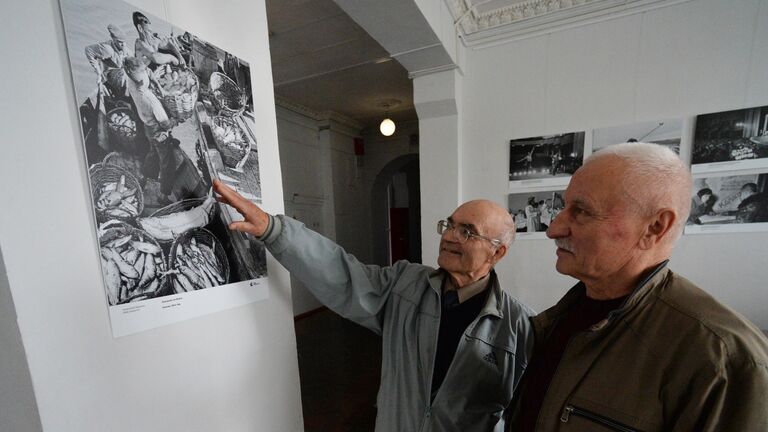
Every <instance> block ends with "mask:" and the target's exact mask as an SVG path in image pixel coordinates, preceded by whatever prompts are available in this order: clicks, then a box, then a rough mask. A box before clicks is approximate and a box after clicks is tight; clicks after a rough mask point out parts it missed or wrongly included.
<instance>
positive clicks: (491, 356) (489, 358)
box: [483, 351, 499, 366]
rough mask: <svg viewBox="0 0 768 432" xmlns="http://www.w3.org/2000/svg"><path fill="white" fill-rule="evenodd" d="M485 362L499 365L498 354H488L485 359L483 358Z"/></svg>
mask: <svg viewBox="0 0 768 432" xmlns="http://www.w3.org/2000/svg"><path fill="white" fill-rule="evenodd" d="M483 360H485V361H487V362H488V363H490V364H492V365H495V366H498V365H499V362H497V361H496V354H495V353H494V352H493V351H491V352H489V353H488V354H486V355H485V357H483Z"/></svg>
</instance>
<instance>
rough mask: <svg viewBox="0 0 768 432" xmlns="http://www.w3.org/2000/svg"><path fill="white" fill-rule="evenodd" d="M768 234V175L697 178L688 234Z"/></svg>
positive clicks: (693, 189)
mask: <svg viewBox="0 0 768 432" xmlns="http://www.w3.org/2000/svg"><path fill="white" fill-rule="evenodd" d="M755 231H768V173H766V172H763V173H757V174H748V175H722V176H709V177H702V178H695V179H694V181H693V188H692V190H691V213H690V216H689V217H688V221H687V222H686V228H685V233H686V234H700V233H710V232H755Z"/></svg>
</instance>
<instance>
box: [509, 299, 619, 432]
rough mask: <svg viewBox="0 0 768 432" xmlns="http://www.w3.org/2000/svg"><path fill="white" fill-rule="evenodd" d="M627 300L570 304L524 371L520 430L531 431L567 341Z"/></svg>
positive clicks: (584, 300)
mask: <svg viewBox="0 0 768 432" xmlns="http://www.w3.org/2000/svg"><path fill="white" fill-rule="evenodd" d="M624 300H626V297H621V298H617V299H613V300H593V299H590V298H589V297H587V296H586V295H585V296H583V297H582V298H581V300H579V301H578V302H577V303H575V304H574V305H573V307H572V308H571V310H570V311H569V312H568V314H567V315H566V316H565V317H563V318H562V319H561V321H560V322H558V323H557V324H556V325H555V327H554V329H552V334H551V335H550V336H549V337H548V338H547V340H546V341H545V342H544V344H543V345H541V346H540V347H538V348H537V350H536V352H535V353H534V355H533V359H532V360H531V362H530V363H529V364H528V370H527V371H526V381H527V382H526V384H525V389H524V390H523V394H522V399H521V402H522V410H521V411H520V412H521V413H522V414H521V417H520V421H519V425H520V429H519V430H521V431H533V430H534V428H535V426H536V420H537V418H538V417H539V410H540V409H541V404H542V402H544V396H545V395H546V394H547V389H548V388H549V384H550V383H551V382H552V376H553V375H554V374H555V370H556V369H557V366H558V364H559V363H560V358H562V356H563V353H564V352H565V348H566V346H567V345H568V342H569V341H570V340H571V337H573V336H574V335H575V334H576V333H579V332H582V331H584V330H587V329H588V328H590V327H591V326H593V325H595V324H597V323H598V322H600V321H601V320H602V319H604V318H605V317H607V316H608V313H609V312H610V311H612V310H614V309H617V308H618V307H619V306H621V304H622V302H624Z"/></svg>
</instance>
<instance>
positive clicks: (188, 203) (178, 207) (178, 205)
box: [149, 197, 219, 244]
mask: <svg viewBox="0 0 768 432" xmlns="http://www.w3.org/2000/svg"><path fill="white" fill-rule="evenodd" d="M207 199H208V197H201V198H188V199H185V200H181V201H177V202H175V203H172V204H168V205H167V206H165V207H163V208H161V209H158V210H156V211H155V212H154V213H152V214H151V215H149V217H150V218H153V217H160V216H168V215H172V214H174V213H180V212H184V211H187V210H191V209H193V208H195V207H199V206H200V205H202V204H203V203H204V202H205V201H206V200H207ZM218 208H219V206H218V205H215V203H214V205H212V206H211V209H210V210H209V211H208V221H211V220H213V218H214V217H215V216H216V209H218ZM189 228H190V229H192V228H202V227H194V226H192V227H189ZM169 237H170V236H169ZM175 240H176V238H173V239H170V240H165V239H161V238H158V239H157V241H159V242H160V243H165V244H168V243H171V242H173V241H175Z"/></svg>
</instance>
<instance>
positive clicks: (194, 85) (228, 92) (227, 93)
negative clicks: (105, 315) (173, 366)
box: [61, 0, 269, 334]
mask: <svg viewBox="0 0 768 432" xmlns="http://www.w3.org/2000/svg"><path fill="white" fill-rule="evenodd" d="M61 9H62V14H63V18H64V25H65V33H66V39H67V47H68V52H69V58H70V65H71V71H72V80H73V84H74V87H75V96H76V103H77V105H78V107H79V112H80V122H81V128H82V138H83V149H84V152H85V160H86V163H87V166H88V173H89V178H90V188H91V197H92V202H91V204H92V210H93V213H94V218H95V221H96V227H95V229H96V232H97V237H98V241H99V245H98V246H99V249H100V255H101V271H102V275H103V280H104V291H105V293H104V294H105V295H104V298H105V301H106V302H107V303H108V305H109V307H110V313H111V315H112V316H113V332H114V333H115V334H117V333H118V331H117V330H116V328H115V327H116V325H115V316H120V315H121V314H120V313H119V311H121V310H122V311H130V312H131V314H132V315H137V314H136V313H135V310H136V308H135V306H136V305H141V304H143V303H147V305H149V304H150V302H151V304H153V305H160V304H162V298H163V297H167V296H176V297H178V298H191V299H195V300H189V301H187V303H190V304H192V303H194V302H195V301H196V302H198V303H200V302H202V300H200V299H202V297H197V298H194V297H192V296H191V295H192V294H194V293H199V292H201V291H211V292H209V293H208V294H207V295H208V296H210V295H213V293H214V292H215V293H216V295H233V296H234V298H233V299H232V301H231V302H230V303H231V304H232V305H233V306H235V305H238V304H239V303H241V302H242V301H253V299H254V298H255V297H254V295H253V293H256V292H259V294H258V295H257V296H256V297H263V296H264V292H266V291H265V290H266V281H267V279H266V276H267V267H266V254H265V250H264V246H263V245H262V244H260V243H258V242H256V241H254V240H253V239H251V238H249V237H248V236H246V235H245V234H243V233H240V232H234V231H230V230H229V229H228V228H227V227H228V225H229V223H231V222H233V221H235V220H239V219H240V216H239V215H238V214H237V213H236V212H235V211H234V210H233V209H231V208H230V207H228V206H225V205H222V204H219V203H218V202H217V201H216V199H215V197H214V194H213V190H212V182H213V180H215V179H219V180H221V181H223V182H224V183H226V184H227V185H229V186H230V187H232V188H234V189H236V190H237V191H238V192H239V193H240V194H242V195H243V196H244V197H246V198H248V199H250V200H252V201H254V202H261V180H262V179H261V178H260V172H259V160H258V159H259V158H258V147H257V142H256V135H255V131H254V129H255V126H254V114H253V96H252V92H251V81H250V67H249V65H248V63H247V62H245V61H243V60H242V59H240V58H238V57H237V56H235V55H233V54H231V53H229V52H227V51H225V50H223V49H221V48H219V47H217V46H216V45H214V44H212V43H210V42H208V41H205V40H203V39H201V38H199V37H197V36H196V35H194V34H191V33H189V32H186V31H184V30H183V29H180V28H177V27H175V26H173V25H172V24H170V23H168V22H165V21H163V20H162V19H160V18H158V17H156V16H153V15H150V14H148V13H146V12H144V11H141V10H138V9H137V8H135V7H133V6H131V5H129V4H128V3H125V2H122V1H109V2H103V1H97V0H61ZM268 60H269V59H265V61H268ZM253 281H258V282H253ZM238 284H239V286H238ZM231 285H234V286H237V289H236V290H235V291H232V290H230V291H226V290H215V291H214V290H212V289H213V288H218V287H226V286H231ZM243 286H245V287H252V288H251V290H252V293H245V295H243V292H242V290H241V288H242V287H243ZM227 293H229V294H227ZM232 293H234V294H232ZM204 303H205V304H216V305H219V306H218V307H222V306H221V305H222V304H226V303H227V301H224V302H222V301H214V302H211V301H210V299H208V300H206V301H205V302H204ZM158 307H159V306H158ZM114 308H117V309H114ZM144 309H145V310H151V308H150V307H149V306H147V307H145V308H144ZM208 312H209V311H207V310H205V307H203V308H202V309H199V308H197V307H194V308H193V307H190V314H191V315H195V314H203V313H208ZM159 313H163V312H162V311H160V312H159ZM175 314H176V315H178V313H177V312H175ZM138 315H139V316H140V314H138ZM131 319H133V320H136V319H137V318H135V317H132V318H131ZM147 319H148V320H155V321H157V322H162V321H163V320H162V319H160V320H157V318H156V317H155V318H147ZM174 319H175V318H174ZM126 331H128V332H130V331H131V330H130V329H126Z"/></svg>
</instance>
